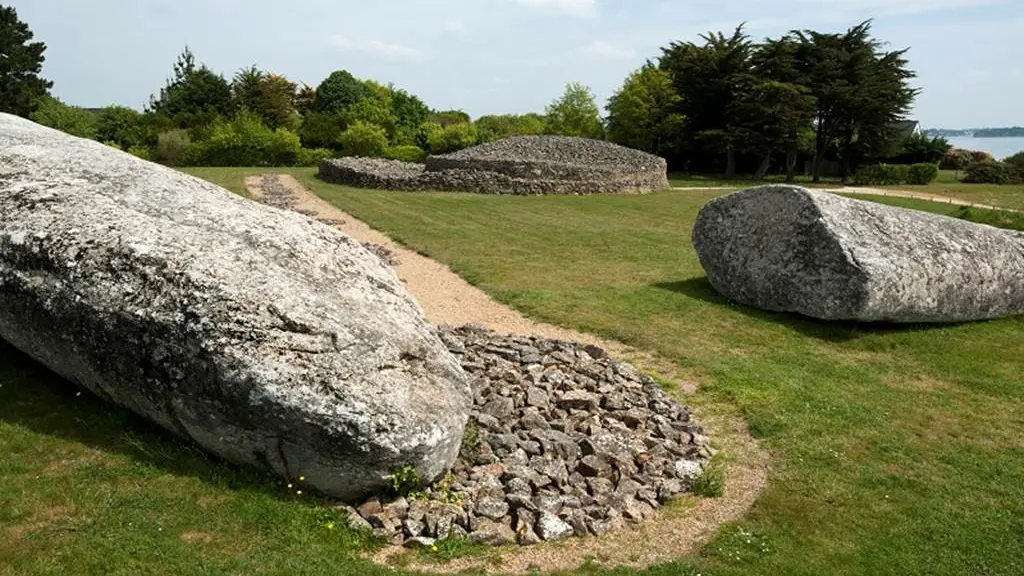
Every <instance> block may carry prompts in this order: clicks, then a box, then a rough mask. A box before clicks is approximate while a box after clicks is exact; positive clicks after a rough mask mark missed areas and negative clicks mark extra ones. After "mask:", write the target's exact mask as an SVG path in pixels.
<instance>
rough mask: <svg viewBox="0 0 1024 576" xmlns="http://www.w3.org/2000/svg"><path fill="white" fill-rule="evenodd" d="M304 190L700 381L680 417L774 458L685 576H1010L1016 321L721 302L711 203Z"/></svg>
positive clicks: (1022, 519)
mask: <svg viewBox="0 0 1024 576" xmlns="http://www.w3.org/2000/svg"><path fill="white" fill-rule="evenodd" d="M300 177H301V178H302V179H303V180H304V181H305V183H306V184H307V185H309V186H310V187H311V188H312V189H313V190H314V191H316V192H317V193H318V194H320V195H321V196H322V197H324V198H326V199H328V200H330V201H332V202H334V203H336V204H337V205H339V206H340V207H342V208H344V209H345V210H347V211H349V212H350V213H352V214H353V215H355V216H357V217H359V218H362V219H364V220H366V221H368V222H370V223H371V224H372V225H373V226H375V227H377V228H379V229H382V230H384V231H386V232H388V233H389V234H391V235H392V236H394V237H397V238H399V239H400V240H401V241H402V242H404V243H406V244H408V245H410V246H412V247H413V248H415V249H417V250H419V251H421V252H424V253H427V254H429V255H431V256H433V257H435V258H438V259H440V260H442V261H444V262H446V263H448V264H450V265H451V266H452V267H453V268H454V269H455V270H456V271H458V272H459V273H460V274H462V275H464V276H465V277H467V278H469V279H470V280H471V281H473V282H475V283H476V284H478V285H479V286H481V287H482V288H483V289H485V290H486V291H488V292H489V293H491V294H493V295H494V296H495V297H497V298H499V299H500V300H502V301H505V302H507V303H509V304H511V305H513V306H515V307H516V308H518V309H520V310H522V311H524V312H526V313H527V314H529V315H531V316H534V317H536V318H540V319H543V320H546V321H550V322H555V323H558V324H562V325H565V326H570V327H573V328H577V329H582V330H586V331H589V332H593V333H597V334H602V335H605V336H611V337H615V338H618V339H621V340H624V341H627V342H629V343H631V344H634V345H637V346H640V347H642V348H645V349H650V350H655V351H657V352H659V353H660V354H662V355H663V356H664V357H666V358H669V359H672V360H674V361H676V362H678V363H679V365H680V366H681V367H683V368H685V369H688V370H692V371H695V372H697V373H699V374H701V375H702V388H701V391H700V392H699V393H698V394H697V395H696V396H695V397H693V398H691V399H688V402H691V403H695V404H705V403H707V404H711V403H718V402H726V403H729V404H731V405H733V406H735V407H736V408H737V409H738V410H739V411H740V412H741V413H742V414H743V416H744V417H745V418H746V420H747V421H748V423H749V424H750V426H751V430H752V431H753V433H754V434H755V435H757V436H758V437H760V438H761V439H762V440H763V441H764V444H765V446H767V447H768V448H769V449H770V450H771V451H772V453H773V455H774V460H773V468H772V472H771V478H770V482H771V486H770V488H769V489H768V491H767V492H766V493H765V494H764V495H763V496H762V497H761V498H760V500H759V501H758V502H757V504H756V505H755V507H754V508H753V510H752V511H751V512H750V514H749V515H748V517H747V518H746V519H745V520H744V521H743V522H741V523H740V524H738V525H737V526H734V527H732V528H729V529H727V530H724V531H723V532H722V533H720V534H719V535H718V536H717V537H716V538H715V539H714V540H713V541H712V542H711V544H710V545H709V546H708V547H707V548H706V549H705V553H704V555H703V556H701V557H699V558H696V559H689V560H687V561H686V562H685V565H686V566H691V564H690V563H691V562H692V563H695V564H696V565H697V568H698V569H699V570H700V571H701V572H703V573H712V574H770V575H778V574H787V575H788V574H1015V573H1022V572H1024V459H1022V457H1024V402H1022V400H1024V355H1022V351H1024V319H1022V318H1013V319H1006V320H1000V321H993V322H983V323H974V324H963V325H952V326H902V327H901V326H863V325H855V324H847V323H823V322H816V321H812V320H807V319H802V318H799V317H796V316H792V315H786V314H772V313H766V312H761V311H757V310H753V309H750V308H746V307H742V306H737V305H734V304H731V303H729V302H726V301H725V300H723V299H722V298H720V297H719V296H718V295H717V294H716V293H715V291H714V290H713V289H712V288H711V287H710V285H709V284H708V283H707V281H706V279H705V278H704V275H703V272H702V270H701V268H700V266H699V263H698V261H697V258H696V254H695V253H694V251H693V249H692V248H691V246H690V241H689V235H690V231H691V225H692V222H693V220H694V218H695V216H696V212H697V210H698V209H699V208H700V206H701V205H702V204H703V203H704V202H706V201H707V200H708V199H709V198H711V197H713V196H714V195H715V194H716V193H715V192H714V191H706V192H694V191H672V192H664V193H658V194H653V195H648V196H628V197H568V198H562V197H544V198H514V197H489V196H469V195H450V194H408V193H405V194H403V193H392V192H375V191H366V190H352V189H347V188H343V187H339V186H332V185H329V184H325V183H321V182H318V181H316V180H315V179H313V178H312V177H311V173H306V174H304V175H300ZM879 200H880V201H883V202H887V203H891V204H898V205H903V206H910V207H916V208H920V209H927V210H931V211H935V212H941V213H947V212H949V211H951V210H954V209H955V207H949V206H944V205H941V204H936V203H929V202H920V201H913V200H905V199H893V198H881V199H879ZM682 569H683V565H682V564H681V565H672V566H664V567H659V568H657V569H655V570H653V572H654V573H664V574H670V573H674V572H675V571H679V570H682Z"/></svg>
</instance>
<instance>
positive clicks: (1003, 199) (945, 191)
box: [669, 170, 1024, 210]
mask: <svg viewBox="0 0 1024 576" xmlns="http://www.w3.org/2000/svg"><path fill="white" fill-rule="evenodd" d="M958 177H959V178H962V177H963V172H960V173H959V174H958V173H956V172H955V171H953V170H941V171H939V177H938V178H937V179H936V180H935V181H934V182H932V183H931V184H929V185H927V186H912V185H909V184H900V185H894V186H878V188H889V189H894V190H907V191H909V192H924V193H928V194H938V195H940V196H949V197H951V198H959V199H961V200H966V201H968V202H973V203H975V204H986V205H989V206H997V207H999V208H1010V209H1013V210H1024V185H1020V184H969V183H966V182H961V181H960V180H959V179H958ZM784 180H785V178H784V177H782V176H778V175H769V176H766V177H765V179H764V180H761V181H757V180H752V179H751V178H750V176H749V175H745V176H744V175H741V176H738V177H737V178H735V179H733V180H726V179H724V178H722V177H721V175H700V174H669V182H670V183H671V184H672V185H673V186H680V187H687V186H690V187H704V186H710V187H721V188H747V187H750V186H761V185H764V184H781V183H783V182H784ZM796 184H797V185H800V186H809V187H810V186H813V187H814V188H836V187H839V186H840V184H839V181H838V179H835V178H831V179H830V178H825V179H824V180H823V181H822V182H821V183H819V184H813V183H812V182H811V178H810V177H808V176H798V177H797V179H796Z"/></svg>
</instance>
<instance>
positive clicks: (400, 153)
mask: <svg viewBox="0 0 1024 576" xmlns="http://www.w3.org/2000/svg"><path fill="white" fill-rule="evenodd" d="M385 157H386V158H388V159H389V160H400V161H402V162H416V163H418V164H422V163H423V161H424V160H426V159H427V153H426V152H424V151H423V149H422V148H420V147H419V146H392V147H390V148H388V151H387V153H386V154H385Z"/></svg>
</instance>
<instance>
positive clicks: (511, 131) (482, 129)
mask: <svg viewBox="0 0 1024 576" xmlns="http://www.w3.org/2000/svg"><path fill="white" fill-rule="evenodd" d="M473 124H474V125H475V126H476V132H477V140H478V142H479V143H480V144H483V143H485V142H493V141H495V140H501V139H502V138H508V137H509V136H524V135H533V134H543V133H544V130H545V129H546V128H547V124H546V123H545V121H544V117H543V116H541V115H540V114H523V115H516V114H505V115H500V116H481V117H480V118H477V120H476V122H474V123H473Z"/></svg>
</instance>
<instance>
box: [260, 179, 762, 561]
mask: <svg viewBox="0 0 1024 576" xmlns="http://www.w3.org/2000/svg"><path fill="white" fill-rule="evenodd" d="M272 177H276V178H277V182H278V183H279V184H280V185H281V186H283V187H284V188H286V189H287V190H289V191H290V192H291V193H292V195H293V200H294V205H293V206H292V209H293V210H295V211H297V212H301V213H303V214H306V215H308V216H310V217H313V218H317V219H319V220H321V221H323V222H325V223H328V224H331V225H334V226H337V227H338V228H340V229H341V230H342V231H343V232H345V233H346V234H348V235H349V236H351V237H353V238H355V239H356V240H358V241H360V242H370V243H373V244H377V245H379V246H383V247H385V248H387V249H388V250H390V251H391V252H392V253H393V255H394V256H395V258H396V259H397V261H398V262H397V264H396V265H395V266H394V268H395V271H396V272H397V274H398V277H399V278H400V279H401V280H402V282H403V283H404V284H405V286H406V288H407V289H408V290H409V292H410V293H411V294H412V295H413V297H414V298H415V299H416V301H417V302H419V304H420V306H421V307H422V308H423V310H424V311H425V312H426V314H427V317H428V318H429V319H430V320H431V321H432V322H434V323H435V324H450V325H453V326H459V325H462V324H480V325H483V326H486V327H488V328H490V329H492V330H494V331H496V332H499V333H503V334H504V333H514V334H522V335H532V336H538V337H542V338H551V339H560V340H571V341H576V342H584V343H587V344H593V345H596V346H600V347H602V348H604V349H605V350H607V351H608V352H610V353H611V354H612V355H613V356H616V357H619V358H622V359H623V360H627V361H630V362H632V363H634V364H635V365H636V366H637V367H638V368H641V369H644V370H650V371H655V372H657V373H658V374H659V376H660V377H662V378H665V379H668V380H672V381H675V382H676V383H677V384H679V390H680V392H681V394H683V395H685V394H692V393H693V392H694V391H695V390H696V387H697V384H696V383H695V382H692V381H688V380H686V379H685V378H682V377H681V376H680V375H679V374H678V373H677V371H676V367H675V366H674V365H673V364H672V363H670V362H667V361H665V360H663V359H660V358H657V357H655V356H654V355H652V354H650V353H647V352H643V351H640V350H636V349H634V348H631V347H628V346H625V345H624V344H621V343H618V342H613V341H609V340H604V339H601V338H598V337H596V336H593V335H591V334H585V333H581V332H575V331H572V330H567V329H564V328H560V327H558V326H553V325H551V324H544V323H541V322H536V321H534V320H531V319H529V318H526V317H525V316H523V315H522V314H520V313H519V312H517V311H515V310H513V309H512V308H509V307H508V306H505V305H504V304H501V303H500V302H497V301H496V300H494V299H492V298H491V297H490V296H488V295H487V294H485V293H484V292H483V291H481V290H480V289H479V288H476V287H475V286H473V285H471V284H470V283H468V282H466V281H465V280H464V279H462V277H460V276H459V275H457V274H455V273H454V272H452V271H451V270H450V269H449V268H448V267H447V266H445V265H444V264H441V263H440V262H437V261H435V260H431V259H430V258H427V257H425V256H423V255H421V254H418V253H416V252H414V251H412V250H409V249H407V248H405V247H403V246H401V245H400V244H398V243H396V242H394V241H392V240H391V239H390V238H389V237H388V236H386V235H384V234H382V233H380V232H378V231H377V230H374V229H373V228H371V227H370V226H369V225H367V224H366V223H365V222H362V221H360V220H358V219H357V218H354V217H353V216H352V215H350V214H347V213H345V212H343V211H342V210H340V209H338V208H337V207H335V206H334V205H332V204H330V203H328V202H326V201H325V200H323V199H321V198H320V197H318V196H316V195H315V194H313V193H312V192H310V191H309V190H307V189H306V188H305V187H303V186H302V185H301V184H300V183H299V182H298V181H297V180H295V179H294V178H293V177H292V176H289V175H273V176H272ZM245 184H246V187H247V188H248V190H249V192H250V194H251V195H252V196H253V198H255V199H257V200H260V199H262V198H263V197H264V194H263V179H262V177H261V176H252V177H249V178H246V181H245ZM681 400H682V401H683V402H684V403H685V397H683V398H681ZM694 415H695V417H696V418H697V420H698V421H699V422H700V423H701V424H702V425H703V426H704V428H705V430H706V432H707V434H708V436H709V437H710V438H711V439H712V441H713V443H714V445H715V447H716V448H718V449H719V450H720V451H721V452H722V454H723V455H724V456H726V458H724V459H723V464H724V470H725V476H726V484H725V494H724V495H723V496H722V497H721V498H692V497H688V498H686V499H684V500H682V501H680V502H679V504H678V505H674V506H669V507H666V508H662V509H661V510H660V511H659V512H658V516H657V517H655V518H654V519H652V520H648V521H644V522H643V523H642V524H641V525H639V526H635V527H631V528H629V529H626V530H622V531H620V532H617V533H612V534H607V535H604V536H601V537H597V538H593V537H592V538H581V539H577V538H572V539H569V540H567V541H562V542H556V543H550V544H541V545H539V546H532V547H528V548H520V547H513V548H508V549H500V550H495V551H494V552H493V553H491V554H489V555H487V556H485V557H473V558H462V559H458V560H455V561H452V562H449V563H445V564H439V563H436V562H432V561H429V560H423V559H422V558H420V557H419V555H418V553H416V552H410V551H406V550H402V549H396V548H387V549H385V550H383V551H381V552H379V553H378V554H377V555H376V556H375V557H374V559H375V560H376V561H377V562H380V563H382V564H400V565H402V566H405V567H407V568H415V569H420V570H424V571H429V572H444V573H454V572H460V571H463V570H475V571H484V572H487V573H517V574H518V573H524V572H528V571H531V570H537V569H539V570H542V571H545V572H546V571H552V570H574V569H576V568H578V567H579V566H580V565H581V564H583V563H584V562H585V561H586V560H587V559H588V558H589V559H591V561H593V562H596V563H597V564H599V565H601V566H605V567H611V566H630V567H637V568H639V567H644V566H649V565H651V564H656V563H660V562H669V561H671V560H674V559H677V558H679V557H681V556H684V555H686V554H690V553H692V552H695V551H696V550H697V549H698V547H699V546H700V545H702V544H703V543H705V542H706V541H707V540H708V539H709V538H710V537H711V536H712V535H713V534H714V533H715V531H716V530H717V528H718V527H719V526H720V525H722V524H723V523H726V522H732V521H735V520H737V519H739V518H740V517H742V516H743V514H744V513H745V512H746V511H747V510H748V509H749V508H750V506H751V505H753V503H754V501H755V500H756V499H757V496H758V495H759V494H760V493H761V492H762V491H763V490H764V489H765V487H766V486H767V476H768V469H769V455H768V453H767V452H766V451H765V450H763V449H762V448H761V447H760V445H759V443H758V442H757V441H756V440H754V439H753V438H751V437H750V435H749V433H748V431H747V427H746V425H745V424H744V423H743V422H742V420H740V419H738V418H735V417H729V416H722V415H720V414H712V413H709V411H702V410H695V411H694Z"/></svg>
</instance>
